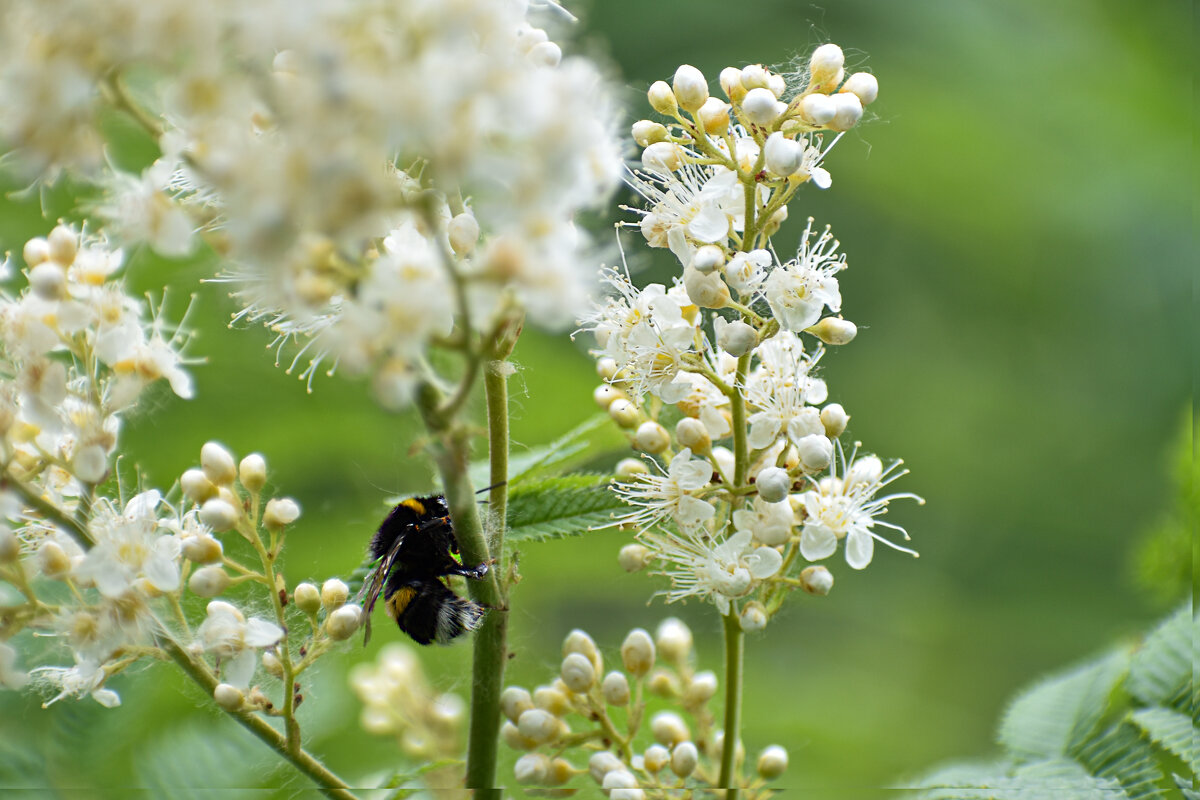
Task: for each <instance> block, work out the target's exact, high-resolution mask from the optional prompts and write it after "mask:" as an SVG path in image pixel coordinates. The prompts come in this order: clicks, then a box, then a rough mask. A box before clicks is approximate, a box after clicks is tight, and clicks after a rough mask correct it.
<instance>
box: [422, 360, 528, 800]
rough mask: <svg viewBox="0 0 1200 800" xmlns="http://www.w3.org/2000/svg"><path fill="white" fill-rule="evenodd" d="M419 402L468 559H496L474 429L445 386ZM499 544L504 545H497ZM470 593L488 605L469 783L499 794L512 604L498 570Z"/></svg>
mask: <svg viewBox="0 0 1200 800" xmlns="http://www.w3.org/2000/svg"><path fill="white" fill-rule="evenodd" d="M417 405H418V408H419V409H420V411H421V416H422V418H423V419H424V421H425V426H426V427H427V428H428V429H429V431H430V433H431V434H433V435H434V442H433V444H432V445H431V446H430V450H431V451H432V454H433V458H434V461H435V463H436V464H437V467H438V472H439V473H440V475H441V478H442V488H443V491H444V492H445V495H446V505H447V506H448V507H449V509H450V519H451V521H452V522H453V524H454V537H455V539H457V540H458V549H459V552H461V553H462V558H463V563H465V564H471V565H474V564H483V563H488V564H490V563H492V555H491V551H490V549H489V548H488V543H487V538H486V537H485V536H484V531H483V525H482V524H481V522H480V519H479V507H478V506H477V505H476V502H475V488H474V487H473V486H472V485H471V478H470V475H469V474H468V469H467V468H468V466H469V463H470V456H471V444H470V432H469V430H468V429H467V427H466V426H465V425H462V424H460V423H458V422H456V421H454V420H452V419H448V418H447V417H445V416H443V415H442V413H441V410H442V408H443V407H444V404H443V399H442V392H441V391H439V390H438V389H437V387H435V386H433V385H432V384H428V383H427V384H424V385H423V386H422V387H421V390H420V392H419V393H418V397H417ZM497 550H499V548H497ZM467 587H468V589H469V591H470V593H471V598H472V599H473V600H475V602H477V603H479V604H480V605H483V606H485V607H486V608H487V609H488V612H487V615H486V616H485V617H484V621H483V625H481V626H480V628H479V630H477V631H476V632H475V650H474V663H473V665H472V685H471V724H470V732H469V733H468V738H467V775H466V785H467V787H468V788H471V789H476V790H481V792H482V791H483V790H486V791H487V793H486V794H483V793H479V794H477V796H478V797H484V796H487V797H492V796H495V797H499V789H495V788H494V787H495V786H496V756H497V749H498V744H499V731H500V692H501V690H502V689H503V683H504V665H505V662H506V661H507V660H508V659H507V647H506V639H507V633H508V608H507V606H506V604H505V601H504V595H503V592H502V590H501V584H500V576H499V575H498V574H497V570H495V569H492V570H489V572H488V574H487V575H486V576H484V577H483V578H482V579H480V580H477V581H467Z"/></svg>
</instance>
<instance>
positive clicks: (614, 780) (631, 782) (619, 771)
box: [600, 764, 638, 800]
mask: <svg viewBox="0 0 1200 800" xmlns="http://www.w3.org/2000/svg"><path fill="white" fill-rule="evenodd" d="M600 785H601V786H602V787H603V788H604V789H611V790H614V792H615V791H620V790H622V789H637V788H638V782H637V778H635V777H634V775H633V773H632V772H630V771H629V770H627V769H625V765H624V764H622V765H621V766H620V767H617V768H616V769H611V770H609V771H608V772H607V773H605V775H604V780H603V781H602V782H601V784H600ZM610 800H611V795H610Z"/></svg>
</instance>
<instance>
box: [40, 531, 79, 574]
mask: <svg viewBox="0 0 1200 800" xmlns="http://www.w3.org/2000/svg"><path fill="white" fill-rule="evenodd" d="M37 559H38V569H40V570H41V572H42V575H44V576H45V577H47V578H52V579H55V580H57V579H59V578H62V577H65V576H66V574H67V573H68V572H70V571H71V557H70V556H68V555H67V551H66V550H63V548H62V545H60V544H59V543H58V542H54V541H49V540H47V541H44V542H42V544H41V546H40V547H38V551H37Z"/></svg>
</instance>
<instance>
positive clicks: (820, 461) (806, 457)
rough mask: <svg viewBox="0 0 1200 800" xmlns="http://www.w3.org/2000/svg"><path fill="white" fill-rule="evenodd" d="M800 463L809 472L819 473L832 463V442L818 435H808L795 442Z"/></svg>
mask: <svg viewBox="0 0 1200 800" xmlns="http://www.w3.org/2000/svg"><path fill="white" fill-rule="evenodd" d="M796 452H797V453H798V454H799V456H800V463H801V464H803V465H804V469H806V470H807V471H809V472H820V471H821V470H823V469H825V468H826V467H828V466H829V463H830V462H831V461H833V442H831V441H829V438H828V437H827V436H824V435H823V434H820V433H813V434H809V435H808V436H804V437H802V438H801V439H800V441H798V442H796Z"/></svg>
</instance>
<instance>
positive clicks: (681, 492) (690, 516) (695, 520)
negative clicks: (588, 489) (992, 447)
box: [615, 449, 716, 530]
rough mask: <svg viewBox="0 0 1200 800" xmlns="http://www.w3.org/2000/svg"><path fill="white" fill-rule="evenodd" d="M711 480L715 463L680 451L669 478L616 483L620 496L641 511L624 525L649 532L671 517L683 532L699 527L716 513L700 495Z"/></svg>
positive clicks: (638, 478)
mask: <svg viewBox="0 0 1200 800" xmlns="http://www.w3.org/2000/svg"><path fill="white" fill-rule="evenodd" d="M711 478H712V465H711V464H709V463H708V462H707V461H705V460H704V459H700V458H692V451H691V450H687V449H684V450H680V451H679V452H678V453H676V454H675V457H674V458H673V459H671V464H670V466H669V467H668V471H667V473H666V474H665V475H663V474H658V475H654V474H649V473H648V474H644V475H638V476H635V478H634V479H633V480H631V481H629V482H626V483H617V484H616V488H615V491H616V493H617V494H618V495H619V496H620V497H621V498H622V499H624V500H625V502H627V503H628V504H629V505H631V506H635V507H636V508H638V509H639V510H637V511H634V512H631V513H630V514H628V515H626V516H625V517H622V518H621V522H627V523H632V524H635V525H637V526H638V527H640V528H643V529H645V528H649V527H651V526H653V525H656V524H657V523H659V522H661V521H662V520H664V519H665V518H667V517H670V518H671V519H673V520H674V521H675V522H676V523H677V524H678V525H679V527H680V528H681V529H683V530H691V529H694V528H697V527H699V526H700V525H702V524H703V523H705V522H707V521H708V520H710V519H712V517H713V516H714V515H715V514H716V509H715V508H713V506H712V504H711V503H709V502H708V501H707V500H704V499H702V498H701V497H699V496H698V495H699V494H701V493H702V492H703V491H704V489H706V488H707V487H708V485H709V480H710V479H711Z"/></svg>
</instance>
